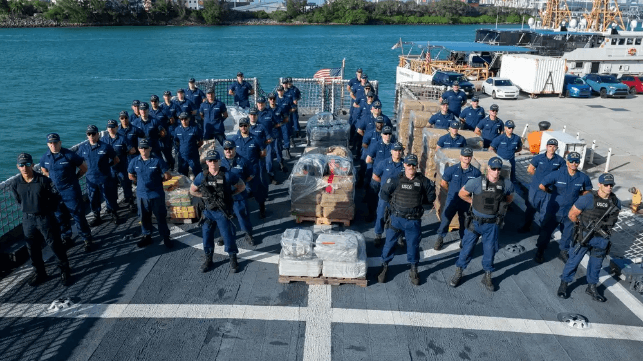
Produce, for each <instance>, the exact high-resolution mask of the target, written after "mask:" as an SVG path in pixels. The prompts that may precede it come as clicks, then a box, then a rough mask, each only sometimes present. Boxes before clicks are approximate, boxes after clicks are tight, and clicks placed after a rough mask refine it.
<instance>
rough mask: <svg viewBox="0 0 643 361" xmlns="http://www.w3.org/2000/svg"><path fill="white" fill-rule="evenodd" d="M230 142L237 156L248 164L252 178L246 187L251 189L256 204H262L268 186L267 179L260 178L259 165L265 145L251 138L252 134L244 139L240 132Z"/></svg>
mask: <svg viewBox="0 0 643 361" xmlns="http://www.w3.org/2000/svg"><path fill="white" fill-rule="evenodd" d="M230 140H231V141H233V142H234V143H235V145H236V150H237V154H238V155H240V156H242V157H243V158H244V159H245V160H247V161H248V163H250V166H251V169H252V175H253V176H254V178H253V179H252V181H251V182H250V184H248V185H247V186H249V188H250V189H251V191H252V194H253V195H254V197H255V200H256V201H257V202H258V203H264V202H265V201H266V198H267V197H268V184H267V177H265V176H262V169H261V166H260V165H261V159H262V157H261V152H262V151H264V150H265V149H266V147H265V145H264V144H262V143H261V142H260V141H259V140H258V139H257V138H255V137H254V136H252V134H251V135H249V136H248V137H246V138H244V137H243V136H242V135H241V132H238V133H237V134H235V135H234V136H232V137H231V138H230Z"/></svg>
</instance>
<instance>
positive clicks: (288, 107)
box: [275, 85, 295, 159]
mask: <svg viewBox="0 0 643 361" xmlns="http://www.w3.org/2000/svg"><path fill="white" fill-rule="evenodd" d="M285 91H286V90H285V89H284V87H283V86H282V85H280V86H278V87H277V96H276V98H275V101H276V102H277V109H279V111H280V112H281V114H282V115H283V116H284V117H285V118H286V120H287V121H286V124H284V125H282V126H281V136H282V140H283V143H282V145H283V149H284V150H285V151H286V154H285V155H284V158H286V159H290V158H291V155H290V134H291V130H292V124H290V113H291V111H292V103H291V102H290V98H288V97H287V96H285ZM293 146H295V145H294V144H293Z"/></svg>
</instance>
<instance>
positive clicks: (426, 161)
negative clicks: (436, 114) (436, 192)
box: [417, 128, 448, 180]
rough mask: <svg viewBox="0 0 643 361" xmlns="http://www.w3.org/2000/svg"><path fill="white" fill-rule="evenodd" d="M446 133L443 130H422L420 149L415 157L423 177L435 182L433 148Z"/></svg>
mask: <svg viewBox="0 0 643 361" xmlns="http://www.w3.org/2000/svg"><path fill="white" fill-rule="evenodd" d="M447 133H448V131H447V130H445V129H435V128H424V129H423V130H422V147H421V148H420V151H419V154H417V155H418V158H419V159H420V169H422V170H423V171H424V176H426V177H427V178H429V179H431V180H435V170H436V166H435V160H434V157H435V147H436V146H437V145H438V139H440V137H441V136H443V135H445V134H447Z"/></svg>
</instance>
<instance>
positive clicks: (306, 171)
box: [289, 146, 355, 225]
mask: <svg viewBox="0 0 643 361" xmlns="http://www.w3.org/2000/svg"><path fill="white" fill-rule="evenodd" d="M307 151H308V153H306V154H304V155H303V156H302V157H301V158H300V159H299V161H297V163H296V164H295V166H294V167H293V171H292V173H291V175H290V190H289V191H290V199H291V213H292V215H294V216H295V217H297V222H301V221H302V220H306V221H309V220H311V221H315V222H316V223H317V224H330V222H343V223H344V224H346V225H348V224H350V220H352V219H353V218H354V216H355V201H354V199H355V169H354V167H353V160H352V159H353V158H352V154H351V153H350V151H349V150H348V149H347V148H345V147H339V146H333V147H321V148H307Z"/></svg>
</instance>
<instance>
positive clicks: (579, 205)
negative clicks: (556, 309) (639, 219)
mask: <svg viewBox="0 0 643 361" xmlns="http://www.w3.org/2000/svg"><path fill="white" fill-rule="evenodd" d="M614 185H615V182H614V176H613V175H612V174H610V173H603V174H601V176H600V177H598V190H597V191H592V192H591V193H589V194H585V195H584V196H581V197H580V198H578V200H577V201H576V202H575V203H574V205H573V206H572V209H571V210H570V211H569V219H570V220H571V221H572V222H573V223H575V224H576V227H580V232H579V236H580V237H579V238H580V239H576V242H582V240H583V238H584V237H586V236H587V235H588V233H589V232H591V230H592V228H594V227H592V228H590V227H591V226H593V224H594V223H596V222H598V221H599V220H601V222H600V224H597V225H596V226H597V227H596V228H594V229H595V230H596V231H594V232H592V233H591V235H590V236H589V237H590V238H589V240H588V241H587V242H586V243H585V244H581V243H578V244H576V246H575V247H574V248H571V249H570V251H569V259H568V260H567V262H566V263H565V268H563V274H562V275H561V276H560V279H561V281H560V286H559V287H558V296H559V297H561V298H567V286H568V285H569V283H571V282H572V281H574V276H576V270H577V269H578V265H579V264H580V262H581V261H582V260H583V257H584V256H585V254H586V253H587V252H589V261H588V262H587V283H588V284H587V289H586V290H585V293H587V294H588V295H590V296H591V297H592V299H593V300H594V301H598V302H605V297H603V296H602V295H601V294H600V293H598V290H597V289H596V285H597V284H598V276H599V273H600V272H601V268H602V267H603V260H604V259H605V256H607V254H608V253H609V249H610V235H611V233H612V228H613V227H614V225H615V224H616V222H618V214H619V212H620V210H621V201H620V200H619V199H618V198H617V197H616V195H614V193H612V190H613V189H614ZM601 218H602V219H601Z"/></svg>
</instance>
